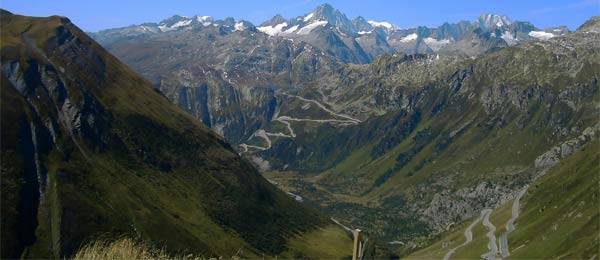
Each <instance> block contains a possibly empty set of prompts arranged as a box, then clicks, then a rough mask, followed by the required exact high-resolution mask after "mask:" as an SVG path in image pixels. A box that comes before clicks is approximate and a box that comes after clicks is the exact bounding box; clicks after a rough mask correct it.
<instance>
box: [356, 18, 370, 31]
mask: <svg viewBox="0 0 600 260" xmlns="http://www.w3.org/2000/svg"><path fill="white" fill-rule="evenodd" d="M352 24H353V25H354V27H355V28H356V30H358V31H365V32H366V31H371V30H373V26H372V25H371V24H370V23H369V22H367V20H365V18H363V17H362V16H359V17H356V18H354V20H352Z"/></svg>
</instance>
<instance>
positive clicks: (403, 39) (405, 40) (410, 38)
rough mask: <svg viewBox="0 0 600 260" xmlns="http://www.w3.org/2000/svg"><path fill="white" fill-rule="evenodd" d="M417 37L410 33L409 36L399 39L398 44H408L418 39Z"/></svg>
mask: <svg viewBox="0 0 600 260" xmlns="http://www.w3.org/2000/svg"><path fill="white" fill-rule="evenodd" d="M418 37H419V36H418V35H417V34H416V33H411V34H409V35H406V36H404V37H402V38H401V39H400V42H410V41H414V40H416V39H417V38H418Z"/></svg>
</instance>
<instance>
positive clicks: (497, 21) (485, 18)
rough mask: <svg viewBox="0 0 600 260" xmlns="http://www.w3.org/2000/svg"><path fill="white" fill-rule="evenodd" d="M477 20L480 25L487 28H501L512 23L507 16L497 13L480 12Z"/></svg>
mask: <svg viewBox="0 0 600 260" xmlns="http://www.w3.org/2000/svg"><path fill="white" fill-rule="evenodd" d="M477 22H478V23H479V25H480V26H482V27H484V28H487V29H493V28H501V27H504V26H508V25H510V24H512V21H511V20H510V19H509V18H508V17H506V16H504V15H498V14H482V15H480V16H479V18H478V19H477Z"/></svg>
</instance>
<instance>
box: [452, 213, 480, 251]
mask: <svg viewBox="0 0 600 260" xmlns="http://www.w3.org/2000/svg"><path fill="white" fill-rule="evenodd" d="M482 218H483V212H482V214H481V215H479V217H478V218H477V219H476V220H475V221H473V223H471V225H469V226H468V227H467V229H465V242H464V243H462V244H460V245H458V246H457V247H455V248H452V249H450V251H448V253H446V255H445V256H444V260H448V259H450V257H451V256H452V255H453V254H454V253H455V252H456V250H458V249H459V248H461V247H463V246H466V245H467V244H469V243H471V241H473V228H474V227H475V225H477V223H479V222H480V221H481V219H482Z"/></svg>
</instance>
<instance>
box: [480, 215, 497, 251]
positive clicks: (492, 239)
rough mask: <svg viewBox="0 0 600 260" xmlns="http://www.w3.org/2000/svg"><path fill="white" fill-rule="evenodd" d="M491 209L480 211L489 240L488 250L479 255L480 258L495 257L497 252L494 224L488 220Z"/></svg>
mask: <svg viewBox="0 0 600 260" xmlns="http://www.w3.org/2000/svg"><path fill="white" fill-rule="evenodd" d="M492 212H493V210H491V209H484V210H482V211H481V214H482V215H483V221H482V224H483V225H484V226H485V228H486V229H487V230H488V232H487V233H486V234H485V235H486V236H487V237H488V239H489V240H490V241H489V242H488V250H489V251H488V252H486V253H485V254H483V255H481V257H482V258H484V259H496V255H497V254H498V245H497V244H496V234H495V232H496V227H495V226H494V224H492V222H490V215H492Z"/></svg>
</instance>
